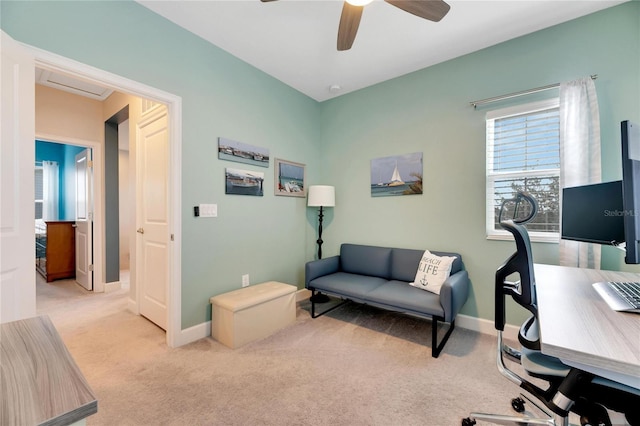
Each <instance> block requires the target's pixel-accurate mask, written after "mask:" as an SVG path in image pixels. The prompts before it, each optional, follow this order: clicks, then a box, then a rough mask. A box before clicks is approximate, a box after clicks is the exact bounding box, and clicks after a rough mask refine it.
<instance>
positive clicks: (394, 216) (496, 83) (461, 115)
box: [321, 3, 640, 323]
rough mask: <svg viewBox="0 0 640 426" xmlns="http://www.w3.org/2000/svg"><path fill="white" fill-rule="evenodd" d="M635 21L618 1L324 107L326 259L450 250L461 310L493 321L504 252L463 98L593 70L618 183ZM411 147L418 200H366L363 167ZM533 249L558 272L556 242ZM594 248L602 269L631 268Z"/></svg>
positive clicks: (634, 94)
mask: <svg viewBox="0 0 640 426" xmlns="http://www.w3.org/2000/svg"><path fill="white" fill-rule="evenodd" d="M639 17H640V4H638V3H629V4H624V5H622V6H619V7H615V8H612V9H608V10H605V11H603V12H600V13H596V14H593V15H590V16H586V17H583V18H581V19H577V20H574V21H571V22H568V23H565V24H562V25H558V26H556V27H552V28H549V29H546V30H543V31H540V32H537V33H534V34H531V35H527V36H524V37H520V38H518V39H514V40H511V41H508V42H505V43H502V44H500V45H496V46H494V47H490V48H487V49H484V50H481V51H478V52H475V53H472V54H469V55H466V56H463V57H460V58H458V59H454V60H451V61H448V62H445V63H442V64H439V65H436V66H432V67H429V68H426V69H423V70H420V71H417V72H414V73H412V74H409V75H406V76H403V77H400V78H396V79H394V80H390V81H387V82H384V83H381V84H378V85H376V86H374V87H369V88H367V89H363V90H360V91H359V92H356V93H352V94H349V95H346V96H341V97H339V98H335V99H333V100H330V101H326V102H323V103H322V108H321V117H322V130H323V137H322V143H323V154H324V158H325V164H324V165H323V168H324V170H325V173H326V176H327V179H326V181H327V183H328V184H333V185H335V186H336V194H337V195H336V197H337V200H336V207H335V209H334V212H333V213H334V215H335V217H334V221H333V223H332V224H331V226H328V227H327V228H326V231H325V234H323V237H324V238H323V239H324V241H325V242H326V243H325V246H324V247H326V248H325V250H326V253H327V255H329V254H333V253H337V252H338V250H339V244H340V243H341V242H344V241H350V242H359V243H369V244H382V245H388V246H400V247H412V248H430V249H434V250H445V251H457V252H459V253H461V254H462V257H463V260H464V262H465V265H466V267H467V269H468V271H469V275H470V277H471V280H472V283H473V290H472V293H471V298H470V300H469V301H468V302H467V304H466V305H465V306H464V308H463V313H464V314H467V315H471V316H479V317H482V318H488V319H491V318H493V305H494V303H493V288H494V287H493V286H494V273H495V269H496V267H497V266H498V265H499V264H500V263H501V262H502V261H503V260H504V259H505V258H506V257H507V256H509V255H510V253H511V252H512V251H513V250H514V244H513V243H512V242H508V241H489V240H487V239H486V235H485V158H486V157H485V124H484V119H485V113H486V111H487V108H486V107H485V108H484V109H483V110H480V109H478V110H474V109H473V107H471V106H470V105H469V102H470V101H473V100H477V99H483V98H489V97H494V96H497V95H501V94H506V93H511V92H516V91H521V90H525V89H528V88H534V87H540V86H545V85H548V84H551V83H556V82H561V81H567V80H573V79H576V78H579V77H583V76H589V75H592V74H598V76H599V77H598V79H597V80H596V82H595V84H596V89H597V91H598V99H599V105H600V119H601V132H602V162H603V177H604V179H605V180H614V179H620V178H621V176H622V174H621V154H620V129H619V127H620V121H622V120H625V119H631V120H633V121H639V120H640V96H639V94H640V36H639V34H640V22H639ZM556 95H557V91H556ZM500 106H504V104H502V105H500ZM417 151H420V152H423V153H424V179H423V182H424V195H422V196H405V197H382V198H372V197H371V196H370V190H369V185H370V182H369V169H370V160H371V159H372V158H377V157H385V156H389V155H395V154H405V153H411V152H417ZM533 250H534V261H536V262H540V263H551V264H557V262H558V244H551V243H535V244H534V245H533ZM603 251H604V254H603V258H604V261H603V264H604V265H605V266H606V267H610V268H611V269H619V268H623V269H628V270H634V271H640V269H639V268H638V267H629V266H624V267H623V266H622V263H624V261H623V259H622V252H620V251H617V250H615V249H612V250H609V249H608V248H605V249H604V250H603ZM508 314H509V321H510V322H512V323H518V322H520V321H522V320H523V319H524V317H523V316H522V315H524V314H523V313H522V310H521V309H517V310H516V309H513V308H511V309H510V311H509V312H508Z"/></svg>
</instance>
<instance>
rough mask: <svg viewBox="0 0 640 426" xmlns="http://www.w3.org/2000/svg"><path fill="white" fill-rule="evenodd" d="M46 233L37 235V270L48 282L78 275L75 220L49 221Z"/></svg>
mask: <svg viewBox="0 0 640 426" xmlns="http://www.w3.org/2000/svg"><path fill="white" fill-rule="evenodd" d="M46 224H47V230H46V233H43V234H37V235H36V270H37V271H38V272H40V273H41V274H42V276H43V277H45V278H46V280H47V282H51V281H53V280H59V279H61V278H74V277H75V276H76V228H75V222H74V221H48V222H46Z"/></svg>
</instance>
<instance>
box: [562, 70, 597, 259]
mask: <svg viewBox="0 0 640 426" xmlns="http://www.w3.org/2000/svg"><path fill="white" fill-rule="evenodd" d="M601 181H602V173H601V161H600V115H599V110H598V97H597V95H596V87H595V84H594V83H593V79H592V78H591V77H585V78H582V79H579V80H575V81H570V82H566V83H561V84H560V188H565V187H569V186H579V185H588V184H592V183H600V182H601ZM600 253H601V250H600V245H597V244H590V243H579V242H575V241H566V240H560V264H561V265H563V266H576V267H581V268H593V269H600Z"/></svg>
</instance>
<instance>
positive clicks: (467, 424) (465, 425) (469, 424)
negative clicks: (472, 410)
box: [462, 417, 476, 426]
mask: <svg viewBox="0 0 640 426" xmlns="http://www.w3.org/2000/svg"><path fill="white" fill-rule="evenodd" d="M475 424H476V421H475V420H474V419H472V418H471V417H467V418H466V419H462V426H473V425H475Z"/></svg>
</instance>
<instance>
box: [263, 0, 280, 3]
mask: <svg viewBox="0 0 640 426" xmlns="http://www.w3.org/2000/svg"><path fill="white" fill-rule="evenodd" d="M260 1H261V2H262V3H268V2H270V1H276V0H260Z"/></svg>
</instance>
